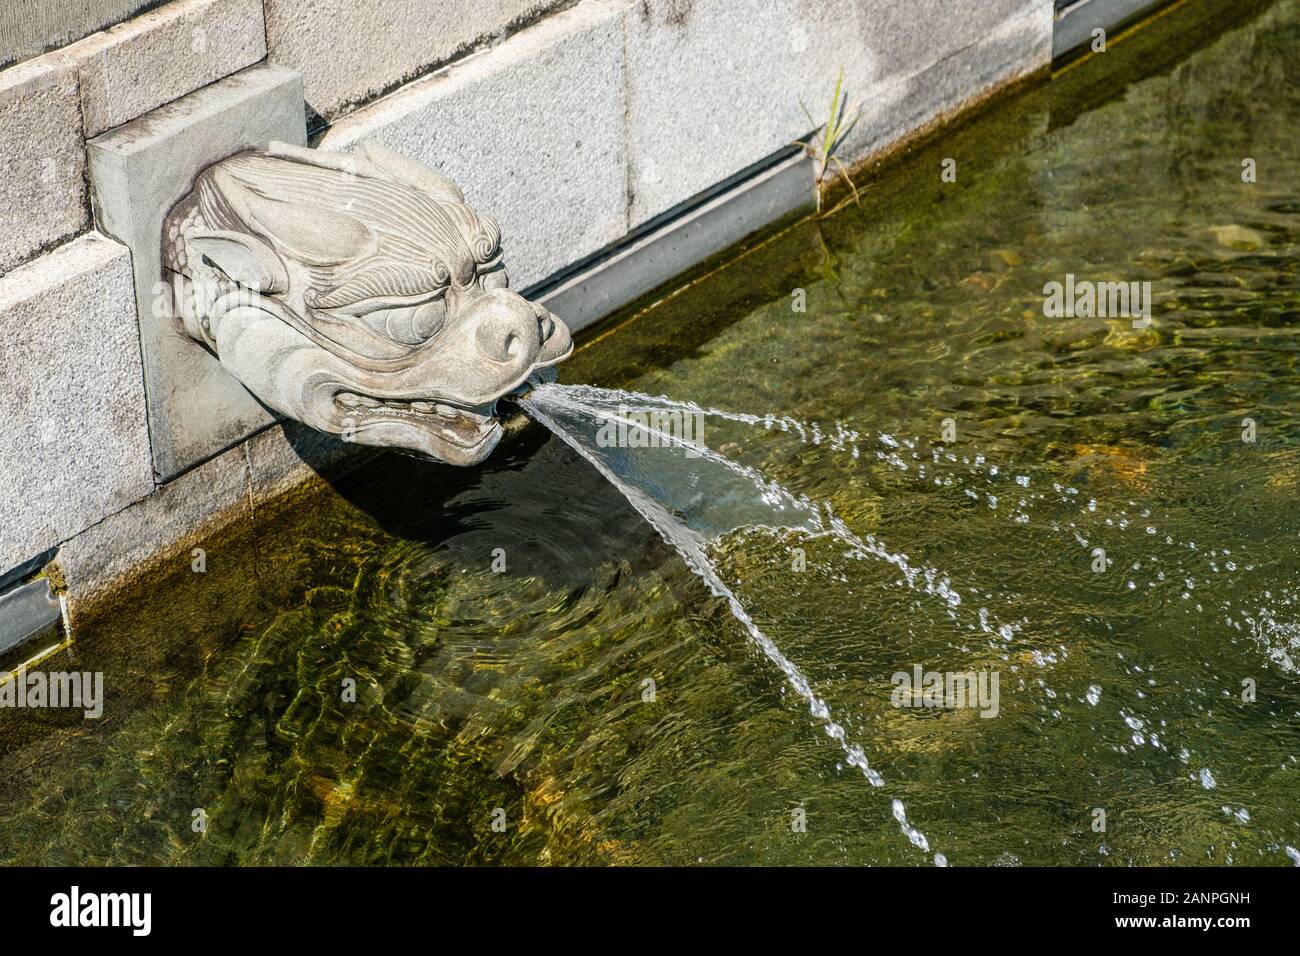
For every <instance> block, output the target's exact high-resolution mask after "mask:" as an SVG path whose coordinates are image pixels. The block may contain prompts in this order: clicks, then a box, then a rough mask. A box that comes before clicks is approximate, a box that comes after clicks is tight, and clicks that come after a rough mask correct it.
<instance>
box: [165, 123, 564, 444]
mask: <svg viewBox="0 0 1300 956" xmlns="http://www.w3.org/2000/svg"><path fill="white" fill-rule="evenodd" d="M162 241H163V247H162V256H163V266H164V269H165V270H169V271H170V273H171V276H170V279H171V282H172V287H173V290H174V292H175V299H176V308H177V313H178V314H177V319H178V322H179V324H180V326H181V328H182V329H183V331H184V333H185V334H186V335H188V336H189V337H190V338H192V339H194V340H196V341H198V342H199V343H201V344H202V345H204V346H205V347H206V348H207V349H208V350H209V351H211V352H212V354H214V355H215V356H216V357H217V358H218V359H219V360H220V362H221V364H222V366H224V367H225V368H226V369H227V370H228V371H229V372H230V373H231V374H232V375H234V376H235V377H236V378H237V379H239V381H240V382H242V383H243V385H244V386H245V387H246V388H247V389H248V390H249V391H250V392H252V393H253V394H254V395H255V396H256V397H257V398H258V399H259V400H260V401H261V402H262V403H263V404H265V405H267V406H269V407H270V408H272V409H274V410H275V411H277V412H279V413H280V414H282V415H286V416H288V417H290V418H293V419H296V420H298V421H300V422H303V423H305V424H307V425H309V426H311V427H312V428H315V429H318V430H320V431H323V432H327V433H329V434H332V435H338V436H340V437H343V438H344V439H347V440H350V441H356V442H360V443H363V444H368V445H380V446H386V447H392V448H399V449H403V450H405V451H407V452H410V453H413V454H416V455H420V456H424V457H428V458H433V459H436V460H439V461H444V462H448V463H450V464H455V465H472V464H476V463H478V462H480V461H482V460H483V459H484V458H486V457H487V456H488V454H490V453H491V451H492V449H493V448H495V447H496V444H497V442H498V441H499V440H500V438H501V425H500V423H499V421H498V419H497V416H496V402H497V399H499V398H501V397H502V396H503V395H506V394H508V393H510V392H512V391H515V390H518V389H520V388H521V387H524V386H526V384H527V383H528V382H529V381H530V380H537V379H539V378H541V377H544V376H547V375H548V374H549V375H553V372H551V371H550V370H551V369H552V367H553V366H554V365H555V364H556V363H557V362H560V361H562V360H563V359H565V358H567V357H568V356H569V354H570V353H571V352H572V350H573V342H572V338H571V337H570V335H569V330H568V328H567V327H566V326H565V325H564V323H563V322H561V321H560V320H559V319H557V318H556V317H555V316H553V315H552V314H551V313H550V312H548V311H547V310H546V309H544V308H542V307H541V306H539V305H536V304H534V303H532V302H529V301H528V300H527V299H524V298H523V297H522V296H520V295H519V294H518V293H515V292H512V291H511V290H510V289H509V288H508V287H507V285H508V283H507V279H506V273H505V269H504V266H503V265H502V261H501V260H502V256H501V234H500V230H499V229H498V227H497V224H496V223H495V222H494V221H493V220H492V219H491V218H489V217H488V216H483V215H479V214H478V213H476V212H475V211H474V210H473V209H471V208H470V207H469V206H468V205H466V203H465V198H464V196H463V195H462V193H461V191H460V189H459V188H457V186H456V185H455V184H454V183H452V182H451V181H450V180H449V179H447V178H446V177H444V176H442V175H441V174H440V173H437V172H435V171H434V170H432V169H429V168H428V167H426V166H423V165H421V164H419V163H417V162H414V161H412V160H409V159H406V158H405V157H402V156H399V155H397V154H396V153H393V152H391V151H389V150H387V149H384V148H382V147H380V146H377V145H374V144H367V145H365V146H364V147H363V150H362V152H361V153H359V154H343V153H329V152H323V151H318V150H311V149H302V148H299V147H296V146H288V145H284V144H280V143H272V144H270V146H268V147H267V148H266V149H257V150H250V151H246V152H242V153H237V154H235V155H233V156H230V157H228V158H226V159H223V160H221V161H220V162H218V163H215V164H214V165H212V166H209V167H207V168H206V169H204V170H203V171H202V172H201V173H199V175H198V177H197V178H196V180H195V182H194V186H193V189H192V190H191V191H190V192H189V193H188V194H186V195H185V196H184V197H183V198H182V199H181V200H180V201H179V202H177V203H176V205H174V206H173V207H172V208H171V210H170V212H169V213H168V214H167V216H166V219H165V222H164V226H163V237H162Z"/></svg>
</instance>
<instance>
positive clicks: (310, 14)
mask: <svg viewBox="0 0 1300 956" xmlns="http://www.w3.org/2000/svg"><path fill="white" fill-rule="evenodd" d="M565 2H566V0H387V2H385V3H358V2H357V0H266V33H267V39H268V43H269V45H270V59H271V62H272V63H282V64H284V65H285V66H289V67H292V68H293V69H295V70H297V71H299V72H300V73H302V75H303V78H304V80H305V83H306V92H307V105H308V106H309V107H311V108H312V109H313V110H315V111H316V112H317V113H319V114H320V115H321V116H323V117H325V118H327V119H333V118H335V117H337V116H339V115H340V114H341V113H342V112H344V111H345V110H346V109H347V108H348V107H349V106H350V105H353V104H357V103H364V102H367V101H369V100H371V99H373V98H374V97H375V96H377V95H378V94H380V93H383V92H385V91H387V90H389V89H392V88H393V87H395V86H397V85H398V84H400V83H402V82H404V81H406V80H409V79H411V78H413V77H415V76H417V75H419V74H420V73H421V72H423V71H424V70H427V69H429V68H430V67H433V66H438V65H441V64H444V63H447V62H449V61H451V60H452V59H453V58H454V57H457V56H460V55H463V54H464V53H466V52H467V51H468V50H470V49H471V48H472V47H474V46H475V45H476V44H479V43H482V42H484V41H487V40H490V39H493V38H495V37H499V36H500V35H502V34H504V33H506V32H508V31H510V30H511V29H512V28H513V27H515V26H517V25H519V24H522V23H526V22H528V21H531V20H534V19H536V18H537V17H539V16H541V15H543V14H544V13H545V12H546V11H548V10H551V9H553V8H555V7H558V6H562V5H563V4H564V3H565Z"/></svg>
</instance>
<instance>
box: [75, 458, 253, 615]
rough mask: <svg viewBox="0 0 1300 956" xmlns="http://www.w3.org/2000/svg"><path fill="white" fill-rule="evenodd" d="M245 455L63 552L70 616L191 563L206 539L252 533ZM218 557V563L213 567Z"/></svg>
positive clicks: (179, 484) (213, 465) (180, 484)
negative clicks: (238, 527) (232, 530)
mask: <svg viewBox="0 0 1300 956" xmlns="http://www.w3.org/2000/svg"><path fill="white" fill-rule="evenodd" d="M251 522H252V514H251V510H250V506H249V480H248V455H247V452H246V451H245V450H244V448H243V447H239V448H232V449H230V450H229V451H227V452H225V453H224V454H221V455H218V456H217V457H216V458H213V459H212V460H210V461H206V462H204V463H203V464H202V465H200V466H199V467H197V468H195V469H193V470H192V471H189V472H187V473H186V474H184V475H182V476H181V477H180V478H177V479H176V480H175V481H172V482H169V483H168V484H165V485H160V486H159V487H158V489H157V491H155V492H154V493H153V494H151V495H150V496H149V497H147V498H144V499H143V500H140V501H137V502H135V503H134V504H132V505H131V506H130V507H128V508H124V509H122V510H120V511H117V512H116V513H114V514H112V515H110V516H109V517H108V518H106V519H105V520H104V521H101V522H100V523H99V524H96V525H95V526H93V527H91V528H89V529H87V530H85V531H83V532H82V533H81V534H79V535H77V536H76V537H74V538H72V539H71V540H70V541H68V542H66V543H65V544H64V545H63V547H61V548H60V549H59V555H58V558H57V562H58V565H59V568H60V570H61V571H62V572H63V576H64V579H65V580H66V581H67V585H68V595H69V599H70V604H71V611H72V613H73V615H74V619H73V623H74V625H75V624H76V616H75V615H76V614H77V613H79V612H82V611H83V610H85V609H87V608H89V607H92V606H93V605H95V604H98V603H99V602H100V601H101V600H103V599H104V598H106V597H107V596H108V595H109V594H110V593H111V592H112V591H113V590H114V589H116V588H118V587H121V586H122V585H125V584H127V583H128V582H130V581H132V580H134V579H136V578H139V577H142V576H145V575H149V574H152V573H154V572H156V571H157V570H158V567H159V565H160V564H161V563H162V562H164V561H175V562H178V563H179V562H180V561H181V557H182V556H183V557H184V564H189V561H190V558H189V551H190V550H191V549H192V548H196V547H202V546H203V542H204V540H205V538H206V537H208V536H209V535H215V534H216V533H217V532H218V531H221V530H224V529H227V528H229V527H230V526H231V525H234V524H237V523H243V524H245V525H247V526H249V527H251ZM215 558H216V556H215V555H214V556H213V559H214V560H215Z"/></svg>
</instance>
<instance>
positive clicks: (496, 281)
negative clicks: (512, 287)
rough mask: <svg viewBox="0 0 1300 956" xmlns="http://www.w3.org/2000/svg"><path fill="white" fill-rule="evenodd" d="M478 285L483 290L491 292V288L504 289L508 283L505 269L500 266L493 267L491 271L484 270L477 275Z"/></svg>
mask: <svg viewBox="0 0 1300 956" xmlns="http://www.w3.org/2000/svg"><path fill="white" fill-rule="evenodd" d="M478 281H479V285H480V286H482V288H483V291H484V292H491V291H492V290H493V289H504V288H505V287H506V286H508V285H509V284H510V280H508V279H507V278H506V270H505V269H501V268H496V269H493V270H492V271H491V272H484V273H483V274H482V275H480V276H479V280H478Z"/></svg>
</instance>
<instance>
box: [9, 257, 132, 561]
mask: <svg viewBox="0 0 1300 956" xmlns="http://www.w3.org/2000/svg"><path fill="white" fill-rule="evenodd" d="M0 356H3V363H2V364H0V407H3V408H4V410H5V414H4V415H0V475H3V476H4V480H3V483H2V487H0V502H3V507H0V569H2V568H8V567H11V566H12V565H15V564H18V563H19V562H21V561H23V560H24V559H26V558H28V557H30V556H31V555H33V554H36V553H38V552H40V551H42V550H44V549H46V548H49V547H50V546H51V545H54V544H57V543H58V542H60V541H62V540H64V539H65V538H68V537H70V536H71V535H74V534H76V533H77V532H79V531H81V530H83V529H84V528H87V527H89V526H90V525H92V524H94V523H95V522H97V521H99V520H100V519H102V518H103V517H104V516H106V515H109V514H112V513H113V512H115V511H117V510H119V509H121V508H124V507H125V506H126V505H128V504H130V503H131V502H133V501H136V500H137V499H140V498H143V497H144V496H145V495H147V494H149V493H150V492H151V491H152V490H153V487H154V485H153V472H152V468H151V467H150V460H149V440H148V436H147V434H146V430H145V420H144V395H143V392H142V389H141V369H140V346H139V336H138V332H137V329H136V322H135V293H134V290H133V289H132V287H131V258H130V255H129V254H128V253H127V250H126V249H125V248H124V247H122V246H120V245H118V244H117V243H115V242H111V241H109V240H107V239H104V238H102V237H100V236H97V235H89V236H83V237H81V238H80V239H75V240H73V241H72V242H70V243H68V244H66V245H63V246H60V247H59V248H57V249H55V250H54V251H53V252H51V253H49V254H47V255H44V256H41V257H40V258H39V259H37V260H35V261H34V262H30V263H27V264H26V265H23V266H20V267H19V268H17V269H15V270H14V271H12V272H10V273H9V274H8V275H7V276H5V277H4V278H3V279H0Z"/></svg>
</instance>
